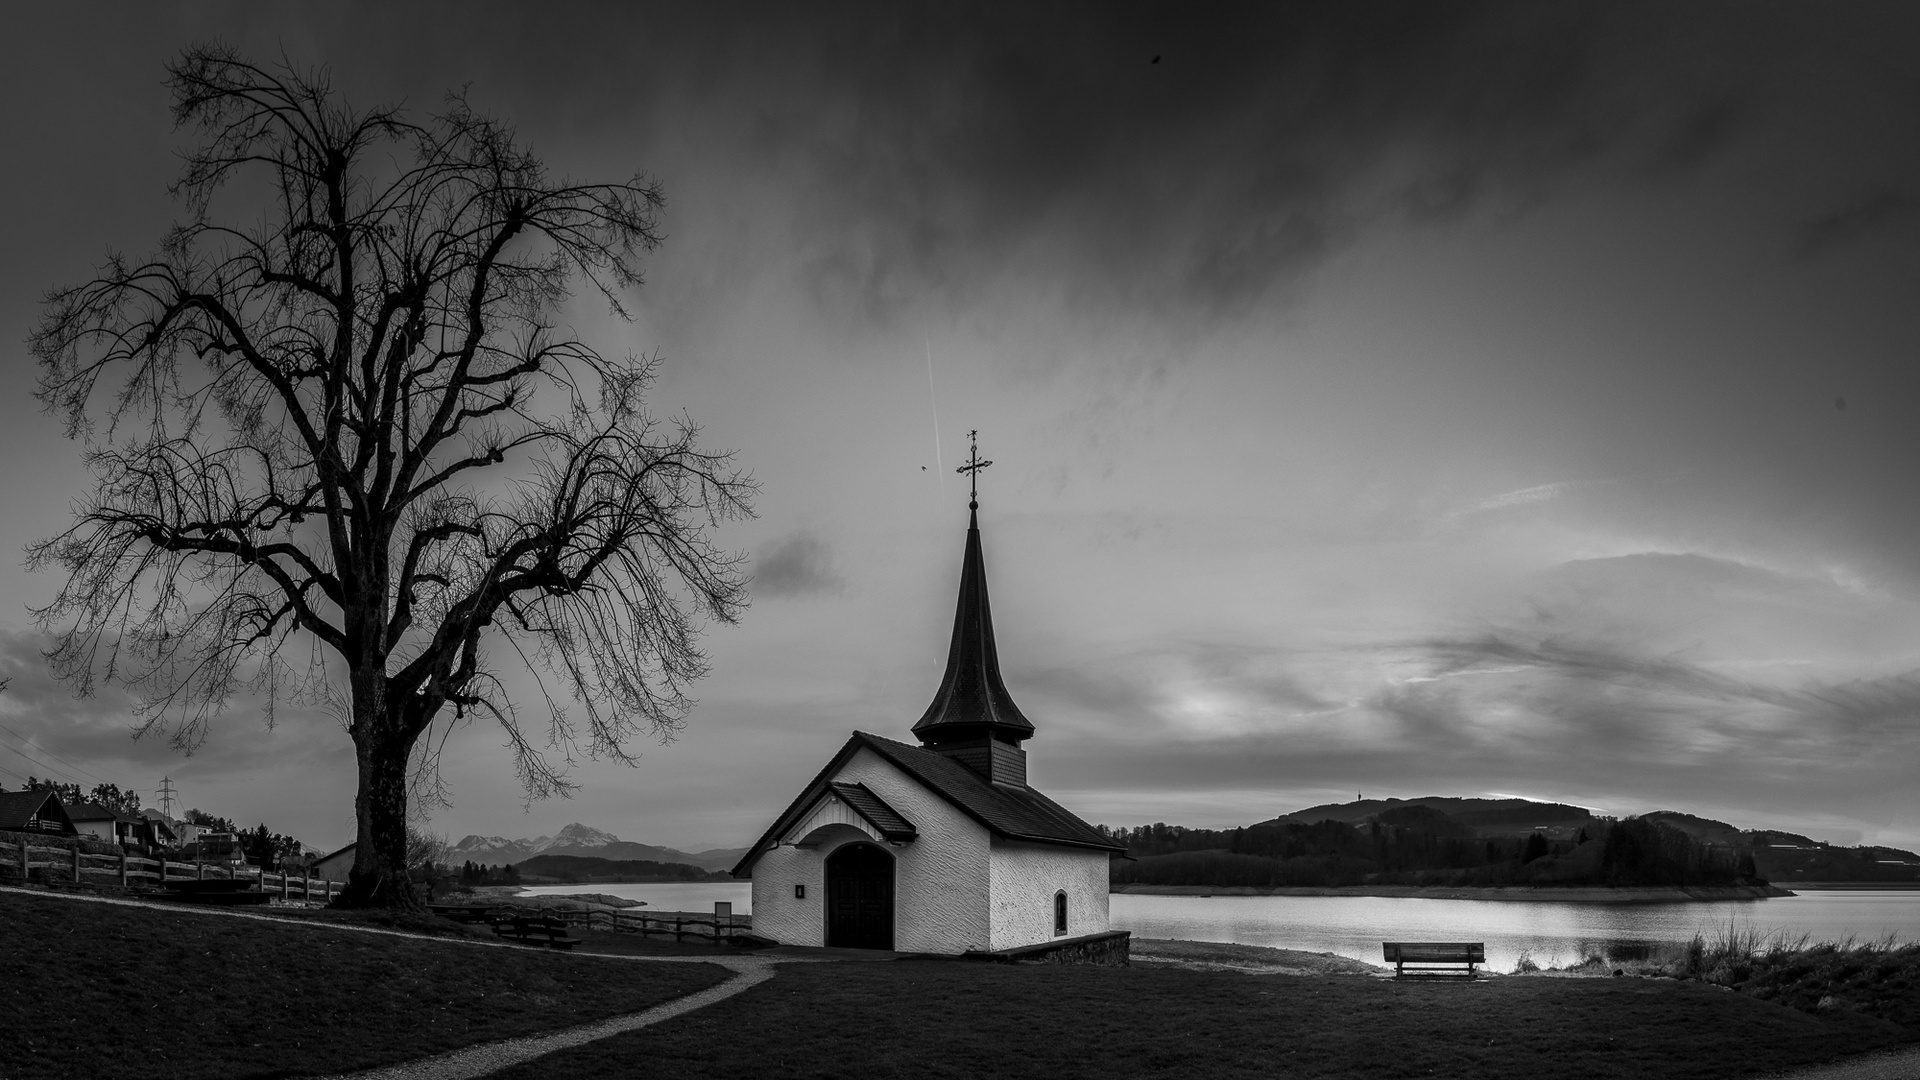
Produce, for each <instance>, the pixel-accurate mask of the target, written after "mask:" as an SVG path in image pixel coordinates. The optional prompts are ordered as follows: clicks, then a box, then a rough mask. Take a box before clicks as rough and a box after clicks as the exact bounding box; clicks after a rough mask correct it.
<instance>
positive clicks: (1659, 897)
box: [1107, 884, 1795, 904]
mask: <svg viewBox="0 0 1920 1080" xmlns="http://www.w3.org/2000/svg"><path fill="white" fill-rule="evenodd" d="M1107 892H1108V893H1109V894H1110V895H1115V894H1122V895H1133V896H1388V897H1404V898H1414V899H1426V900H1507V901H1519V902H1523V903H1525V902H1533V903H1542V902H1545V903H1558V904H1673V903H1690V902H1710V901H1715V900H1766V899H1769V898H1772V897H1778V896H1793V895H1795V894H1794V893H1793V892H1792V891H1791V890H1788V889H1783V888H1780V887H1779V886H1777V885H1712V886H1698V887H1692V888H1689V887H1684V886H1679V885H1657V886H1656V885H1649V886H1638V887H1633V888H1621V889H1616V888H1610V887H1607V886H1593V885H1583V886H1527V885H1512V886H1499V885H1492V886H1487V885H1482V886H1458V887H1454V886H1438V885H1339V886H1311V885H1273V886H1253V885H1139V884H1127V885H1117V886H1113V887H1111V888H1109V889H1108V890H1107Z"/></svg>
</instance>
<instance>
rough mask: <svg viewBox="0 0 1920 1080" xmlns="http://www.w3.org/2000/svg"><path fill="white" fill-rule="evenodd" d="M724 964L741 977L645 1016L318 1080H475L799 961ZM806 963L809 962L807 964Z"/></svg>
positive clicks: (633, 1027)
mask: <svg viewBox="0 0 1920 1080" xmlns="http://www.w3.org/2000/svg"><path fill="white" fill-rule="evenodd" d="M625 959H652V958H650V957H627V958H625ZM704 962H705V963H709V964H719V965H720V966H721V967H724V968H727V969H729V970H731V971H733V972H735V975H734V977H733V978H731V979H728V980H727V981H726V982H723V983H721V984H720V985H719V986H713V987H708V988H707V989H705V990H701V991H699V992H698V993H693V994H688V995H687V996H686V997H683V998H675V999H674V1000H672V1001H669V1002H667V1003H665V1004H663V1005H655V1006H654V1007H653V1008H651V1009H648V1010H646V1011H645V1012H637V1013H630V1014H628V1015H626V1016H616V1017H614V1018H613V1019H611V1020H602V1021H600V1022H599V1023H597V1024H582V1025H580V1026H579V1027H575V1028H567V1029H566V1030H564V1031H555V1032H549V1033H548V1034H545V1035H529V1036H526V1037H525V1038H519V1039H507V1040H505V1041H503V1042H496V1043H483V1044H481V1045H479V1046H469V1047H466V1048H464V1049H460V1050H454V1051H450V1052H448V1053H445V1054H439V1055H436V1056H434V1057H430V1058H421V1059H420V1060H418V1061H409V1062H406V1063H405V1064H401V1065H388V1066H385V1067H383V1068H378V1069H369V1070H367V1071H365V1072H357V1073H344V1074H340V1075H337V1076H331V1077H320V1078H318V1080H472V1078H474V1077H480V1076H486V1075H488V1074H489V1073H494V1072H498V1071H500V1070H501V1069H504V1068H507V1067H508V1066H510V1065H519V1064H522V1063H524V1062H528V1061H532V1060H533V1059H535V1058H538V1057H544V1056H546V1055H547V1054H551V1053H553V1052H554V1051H556V1050H567V1049H571V1048H573V1047H576V1046H580V1045H582V1044H585V1043H590V1042H594V1041H596V1040H598V1039H604V1038H607V1037H608V1036H610V1035H619V1034H623V1033H625V1032H628V1031H638V1030H640V1029H641V1028H643V1027H649V1026H651V1025H653V1024H657V1023H659V1022H661V1021H662V1020H671V1019H673V1018H674V1017H676V1016H680V1015H682V1014H684V1013H689V1012H692V1011H693V1010H695V1009H700V1008H705V1007H706V1006H708V1005H711V1004H713V1003H714V1002H716V1001H723V1000H725V999H727V998H730V997H732V996H733V995H735V994H738V993H739V992H741V991H742V990H745V989H747V988H748V987H751V986H755V985H758V984H760V983H763V982H766V981H767V980H768V979H771V978H773V966H774V965H775V964H777V963H782V962H786V963H793V962H795V961H793V960H787V961H779V960H766V959H761V958H760V957H752V956H730V957H727V958H726V959H723V960H708V961H704ZM798 962H800V963H806V962H807V961H805V960H801V961H798Z"/></svg>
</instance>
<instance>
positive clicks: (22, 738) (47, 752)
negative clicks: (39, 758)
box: [0, 724, 113, 784]
mask: <svg viewBox="0 0 1920 1080" xmlns="http://www.w3.org/2000/svg"><path fill="white" fill-rule="evenodd" d="M0 731H10V732H13V737H14V738H16V739H19V740H20V741H21V742H23V743H25V744H27V745H28V746H32V745H33V740H32V739H29V738H27V737H26V736H25V735H22V734H20V733H19V732H18V731H14V730H13V729H12V728H10V727H8V726H7V725H5V724H0ZM40 752H41V753H43V754H45V755H47V756H48V757H50V758H52V759H53V760H55V761H58V762H61V763H63V764H65V765H66V766H67V767H68V768H70V769H73V770H75V771H77V772H79V773H80V774H81V775H82V776H90V777H93V779H94V781H95V782H96V783H101V784H111V783H113V781H111V780H108V779H107V778H106V777H104V776H98V775H96V774H94V773H91V772H88V771H87V770H86V769H82V768H80V766H78V765H75V764H74V763H73V762H71V761H68V760H67V759H66V758H63V757H61V756H60V755H59V754H56V753H54V752H53V751H51V750H41V751H40ZM76 779H78V778H77V777H76Z"/></svg>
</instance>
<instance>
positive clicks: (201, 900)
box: [160, 878, 270, 907]
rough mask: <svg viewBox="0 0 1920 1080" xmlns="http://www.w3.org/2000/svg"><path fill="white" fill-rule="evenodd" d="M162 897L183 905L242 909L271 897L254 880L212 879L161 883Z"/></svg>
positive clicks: (262, 902)
mask: <svg viewBox="0 0 1920 1080" xmlns="http://www.w3.org/2000/svg"><path fill="white" fill-rule="evenodd" d="M160 888H161V889H162V890H163V891H162V893H161V895H162V896H163V897H165V898H166V899H168V900H177V901H179V902H180V903H183V904H208V905H216V906H221V907H241V906H245V905H248V904H264V903H266V902H267V901H268V900H269V899H270V897H269V896H268V894H267V893H265V892H262V891H261V890H260V889H259V888H258V887H257V883H256V882H255V881H254V880H253V879H252V878H210V879H207V880H205V881H192V880H189V881H165V882H161V884H160Z"/></svg>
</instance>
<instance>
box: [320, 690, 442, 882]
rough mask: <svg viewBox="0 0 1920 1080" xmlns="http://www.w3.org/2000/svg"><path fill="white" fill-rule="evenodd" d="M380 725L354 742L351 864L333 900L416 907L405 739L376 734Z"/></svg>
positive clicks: (359, 735) (383, 725)
mask: <svg viewBox="0 0 1920 1080" xmlns="http://www.w3.org/2000/svg"><path fill="white" fill-rule="evenodd" d="M386 726H387V725H385V724H367V725H366V728H367V729H372V730H363V732H362V733H357V734H356V736H355V738H354V747H355V749H356V751H357V753H356V755H355V757H356V758H357V759H358V764H359V769H360V790H359V793H358V794H357V795H356V796H355V797H354V800H353V807H354V816H355V818H356V819H357V822H358V826H359V829H358V832H357V834H356V838H355V843H356V846H355V848H354V853H353V868H352V869H351V870H349V871H348V872H347V887H346V889H345V890H343V891H342V892H341V893H340V898H339V899H338V900H336V901H334V905H333V906H335V907H343V908H391V909H400V910H406V911H420V910H422V906H421V903H420V901H419V900H418V899H417V898H416V897H415V896H414V894H413V882H412V880H411V879H410V878H409V877H408V876H407V757H408V753H409V751H410V750H411V747H410V746H408V745H407V744H406V742H405V740H403V739H401V738H400V737H398V736H396V735H392V734H386V733H381V732H380V731H379V729H381V728H384V727H386Z"/></svg>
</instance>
